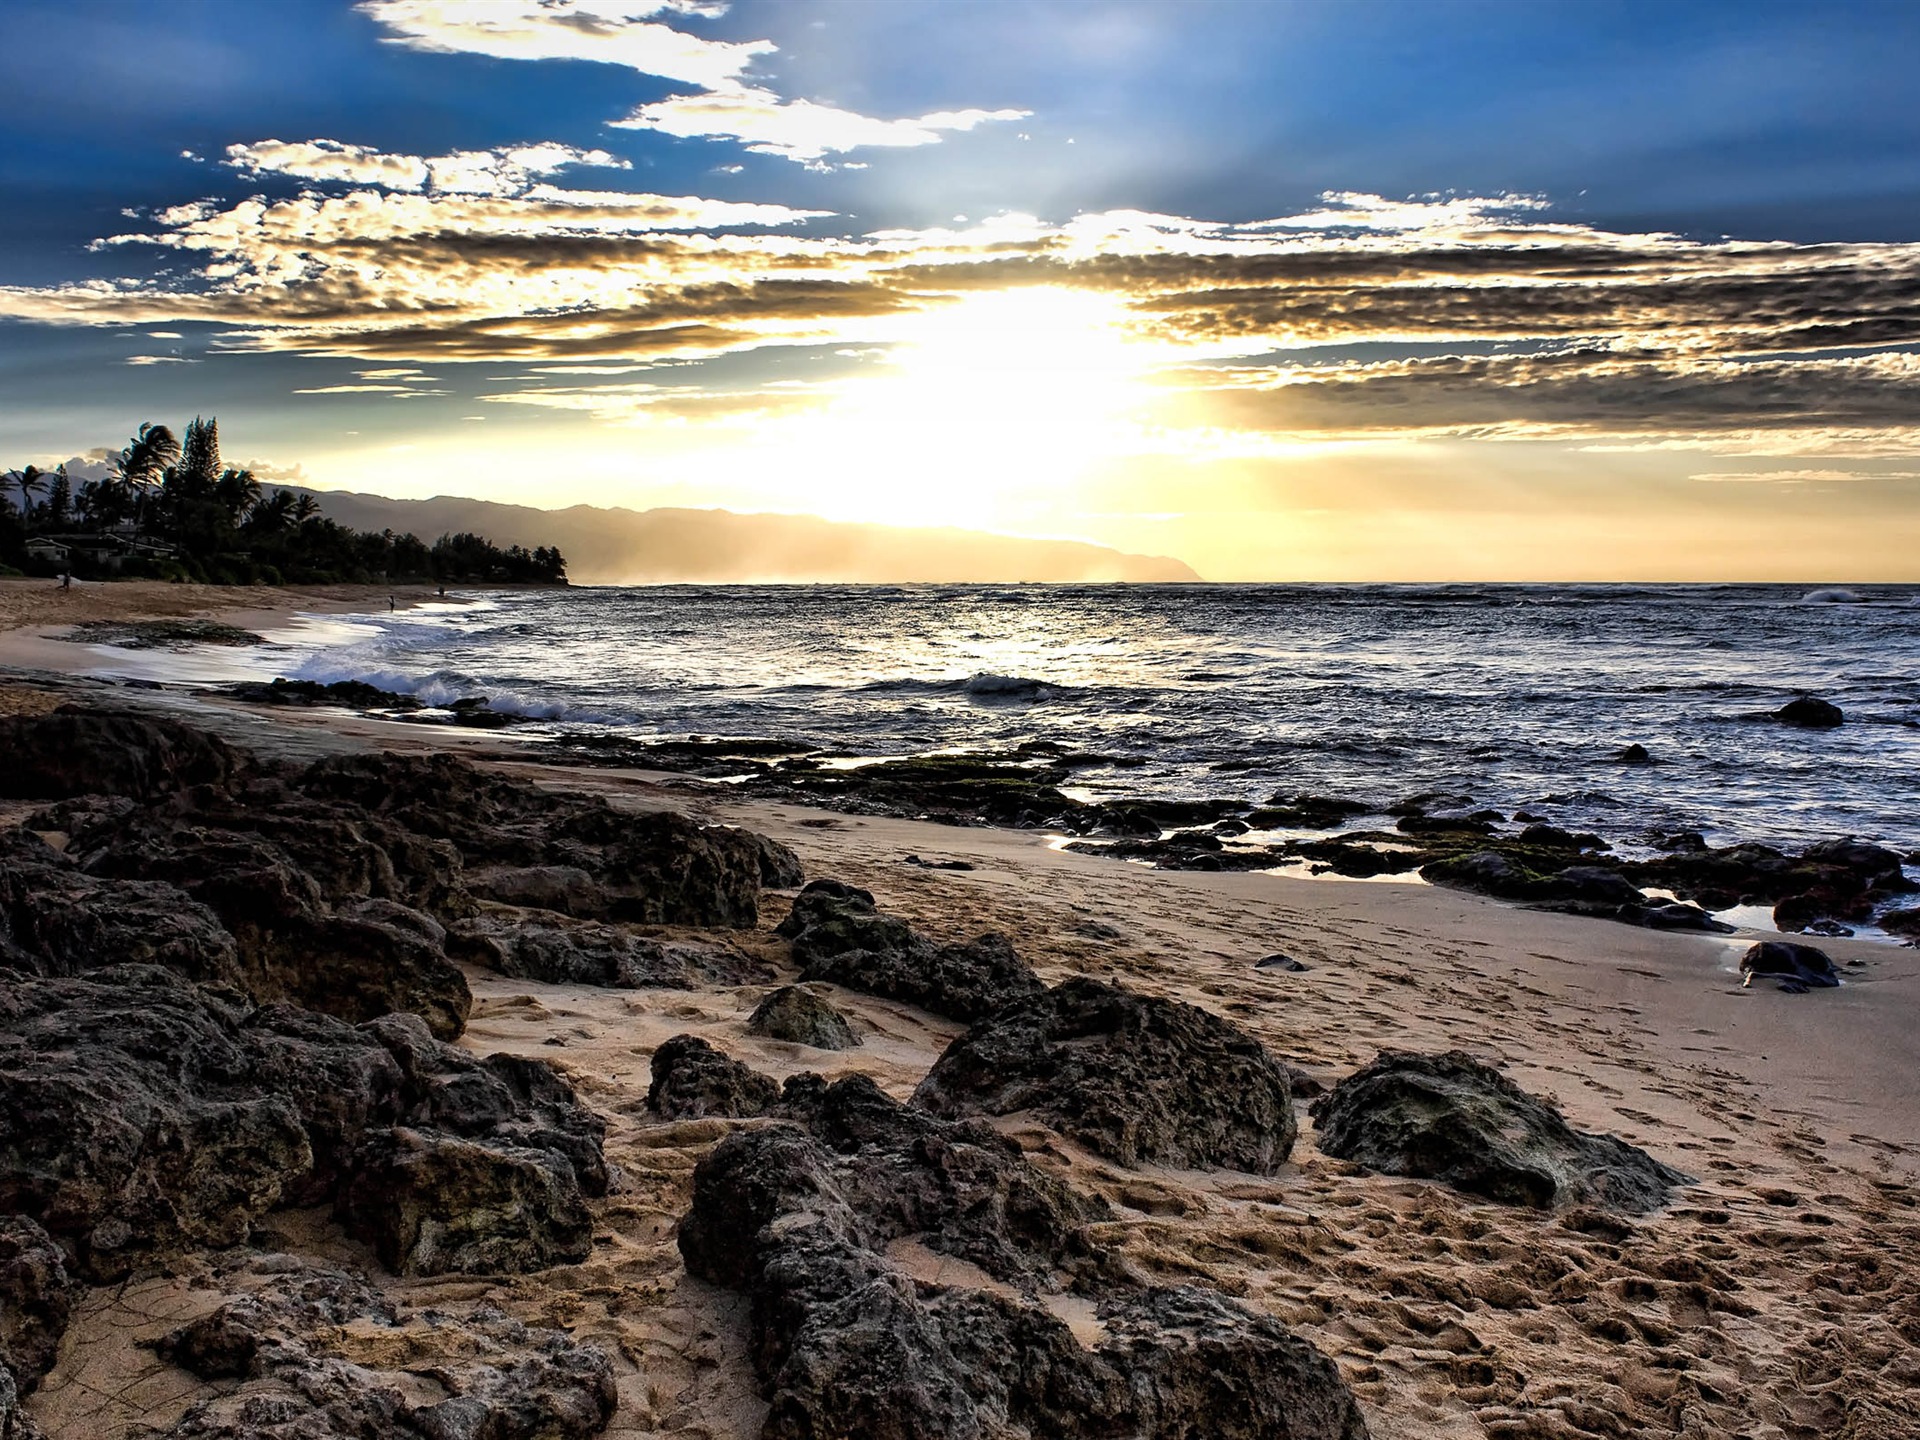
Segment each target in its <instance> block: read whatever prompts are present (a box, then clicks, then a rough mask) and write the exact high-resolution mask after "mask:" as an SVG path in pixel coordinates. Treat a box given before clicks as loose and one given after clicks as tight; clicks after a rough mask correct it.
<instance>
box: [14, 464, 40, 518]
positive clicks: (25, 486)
mask: <svg viewBox="0 0 1920 1440" xmlns="http://www.w3.org/2000/svg"><path fill="white" fill-rule="evenodd" d="M7 479H9V480H11V481H12V482H13V483H14V484H15V485H16V486H18V487H19V489H20V514H21V516H22V517H27V516H30V515H32V513H33V497H34V496H35V495H37V494H39V493H41V492H42V491H44V490H45V489H46V488H47V472H46V471H44V470H42V469H41V468H40V467H39V466H38V465H29V466H27V467H26V468H25V469H24V470H14V471H11V472H9V473H8V475H7Z"/></svg>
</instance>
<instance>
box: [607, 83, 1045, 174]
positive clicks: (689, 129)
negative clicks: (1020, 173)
mask: <svg viewBox="0 0 1920 1440" xmlns="http://www.w3.org/2000/svg"><path fill="white" fill-rule="evenodd" d="M1031 113H1032V112H1031V111H1027V110H942V111H936V112H934V113H933V114H930V115H921V116H919V117H918V118H916V119H910V120H880V119H876V118H874V117H873V116H871V115H861V114H858V113H856V112H854V111H852V110H842V109H839V108H837V107H835V106H832V105H820V104H816V103H815V102H813V101H811V100H782V99H781V98H780V97H779V96H778V95H776V94H775V93H774V92H773V91H771V90H763V89H760V88H758V87H754V86H732V87H728V88H725V89H719V90H712V91H709V92H707V93H706V94H702V95H681V96H676V97H674V98H672V99H668V100H661V101H658V102H656V103H654V104H651V105H642V106H641V107H640V108H639V109H637V110H635V111H634V112H633V114H631V115H629V116H628V117H627V118H626V119H624V120H616V121H614V122H613V124H614V125H615V126H616V127H617V128H621V129H628V130H654V131H658V132H659V133H661V134H663V135H675V136H679V137H681V138H683V139H688V138H705V139H712V140H738V141H740V142H742V143H743V144H745V145H746V147H747V149H749V150H751V151H753V152H754V153H756V154H760V155H779V156H782V157H784V158H785V159H788V160H797V161H800V162H802V163H808V162H812V163H819V162H821V161H822V160H823V159H824V157H826V156H827V155H829V154H842V153H845V152H846V151H849V150H859V149H865V148H867V147H870V146H878V147H893V148H899V147H911V146H919V145H937V144H939V143H940V140H941V132H943V131H965V130H972V129H974V128H975V127H977V126H979V125H983V124H987V123H989V122H993V121H1001V120H1020V119H1024V118H1025V117H1026V116H1027V115H1029V114H1031Z"/></svg>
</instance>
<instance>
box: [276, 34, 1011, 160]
mask: <svg viewBox="0 0 1920 1440" xmlns="http://www.w3.org/2000/svg"><path fill="white" fill-rule="evenodd" d="M357 8H358V9H359V11H360V13H361V14H363V15H366V16H369V17H370V18H372V19H373V20H374V21H375V22H376V23H378V24H379V25H380V26H382V27H383V28H384V29H386V30H387V31H389V32H390V34H389V36H388V39H389V41H390V42H391V43H395V44H402V45H407V46H410V47H412V48H414V49H419V50H434V51H442V52H466V53H469V54H478V55H491V56H495V57H497V58H500V59H507V60H593V61H599V62H601V63H605V64H612V65H624V66H626V67H628V68H629V69H632V70H637V71H639V72H640V73H641V74H643V75H655V76H659V77H661V78H663V79H667V80H675V81H680V82H682V83H685V84H690V85H693V86H696V87H698V93H695V94H691V95H676V96H671V97H669V98H667V99H665V100H661V101H658V102H655V103H652V104H647V105H642V106H640V107H639V108H638V109H636V110H634V111H633V112H632V113H631V114H630V115H628V116H627V117H626V118H625V119H624V120H616V121H614V122H612V123H613V124H614V125H615V126H616V127H618V128H623V129H629V130H651V131H656V132H658V133H660V134H663V135H673V136H677V137H680V138H682V139H691V138H703V139H710V140H733V141H738V142H740V143H741V144H744V145H745V146H746V148H747V149H748V150H750V151H752V152H754V153H755V154H760V155H778V156H781V157H783V158H784V159H788V160H793V161H797V162H799V163H801V164H805V165H810V166H813V167H815V168H824V161H825V157H826V156H828V155H837V154H844V153H845V152H847V151H849V150H856V149H864V148H867V147H888V148H903V147H916V146H922V145H937V144H939V143H940V141H941V139H942V138H943V136H944V135H946V134H950V133H957V132H962V131H967V130H972V129H974V128H976V127H977V126H980V125H983V124H986V123H989V122H993V121H1001V120H1020V119H1024V118H1026V116H1027V115H1029V114H1030V113H1031V112H1030V111H1026V110H1006V109H1002V110H981V109H966V110H941V111H935V112H933V113H931V114H927V115H921V116H918V117H915V118H909V119H896V120H883V119H879V118H876V117H874V116H871V115H862V114H859V113H857V112H855V111H852V110H844V109H841V108H839V107H838V106H834V105H829V104H825V103H822V102H820V101H815V100H808V99H787V98H783V97H782V96H781V95H780V94H779V93H777V92H776V91H775V90H773V89H771V88H769V87H768V85H767V84H766V83H764V82H750V81H748V80H747V79H746V78H744V77H745V76H746V72H747V70H748V69H749V67H751V66H752V65H753V63H754V62H755V61H756V60H759V59H760V58H762V57H763V56H768V55H773V54H776V53H777V52H778V50H779V47H778V46H777V45H775V44H774V43H773V42H772V41H771V40H748V41H741V42H727V41H718V40H706V39H702V38H700V37H699V36H697V35H689V34H687V33H685V32H684V31H680V30H675V29H673V28H672V27H671V26H667V25H662V24H660V23H658V21H657V19H656V17H657V16H660V15H664V14H680V15H687V16H691V17H694V18H702V19H711V18H714V17H716V16H718V15H720V14H722V13H724V11H725V7H724V6H721V5H708V4H686V3H665V0H487V3H486V4H484V5H482V4H478V3H475V0H362V3H361V4H360V5H359V6H358V7H357ZM318 143H321V144H331V143H332V142H318ZM344 148H348V149H351V148H352V147H344ZM387 158H391V159H405V158H407V157H387ZM447 158H454V157H447ZM304 163H309V164H313V165H317V166H338V165H340V164H341V163H342V161H341V160H340V158H338V157H337V156H327V157H324V158H323V157H312V158H311V159H308V160H306V161H305V162H304ZM574 163H579V162H574ZM315 178H320V177H317V176H316V177H315ZM327 178H344V177H338V176H333V177H327ZM377 178H378V177H376V176H373V175H368V176H366V177H365V179H366V180H368V181H376V180H377ZM424 183H425V182H424V179H423V180H422V183H420V184H415V185H412V186H410V187H405V186H403V187H399V188H413V189H421V188H424Z"/></svg>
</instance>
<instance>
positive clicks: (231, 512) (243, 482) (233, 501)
mask: <svg viewBox="0 0 1920 1440" xmlns="http://www.w3.org/2000/svg"><path fill="white" fill-rule="evenodd" d="M213 498H214V499H215V500H217V501H218V502H219V503H220V505H221V507H222V508H223V509H224V510H225V511H226V512H227V522H228V523H229V524H232V525H238V524H239V523H240V518H241V516H243V515H245V514H247V512H248V511H250V510H252V509H253V507H254V504H255V503H256V502H257V501H258V500H259V499H260V482H259V481H258V480H256V479H254V478H253V472H252V471H251V470H235V469H232V468H231V467H229V468H228V469H226V470H223V471H221V472H220V478H219V479H218V480H216V481H215V482H214V484H213Z"/></svg>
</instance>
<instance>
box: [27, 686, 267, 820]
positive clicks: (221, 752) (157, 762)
mask: <svg viewBox="0 0 1920 1440" xmlns="http://www.w3.org/2000/svg"><path fill="white" fill-rule="evenodd" d="M0 755H5V756H6V757H7V763H6V765H4V766H0V796H4V797H6V798H8V799H12V800H62V799H65V798H67V797H68V796H73V795H124V796H127V797H128V798H130V799H134V800H141V801H148V800H156V799H159V798H161V797H162V796H166V795H171V794H174V793H176V792H177V791H180V790H182V789H185V788H186V787H187V786H189V785H219V784H223V783H225V782H226V781H228V780H230V779H232V778H233V776H234V775H235V774H236V773H237V772H238V771H239V769H240V768H241V761H240V757H239V755H238V754H236V753H235V752H234V751H233V750H232V749H231V748H230V747H229V746H227V745H226V744H225V743H224V742H222V741H220V740H218V739H216V738H215V737H214V736H212V735H209V734H207V733H206V732H205V731H203V730H196V729H194V728H193V727H192V726H190V725H182V724H180V723H179V722H178V721H175V720H165V719H161V718H159V717H157V716H150V715H142V714H135V713H133V712H131V711H122V710H95V709H90V708H87V707H84V706H78V705H63V706H61V707H60V708H59V709H58V710H56V711H54V712H53V713H52V714H51V715H37V716H8V717H4V718H0Z"/></svg>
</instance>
